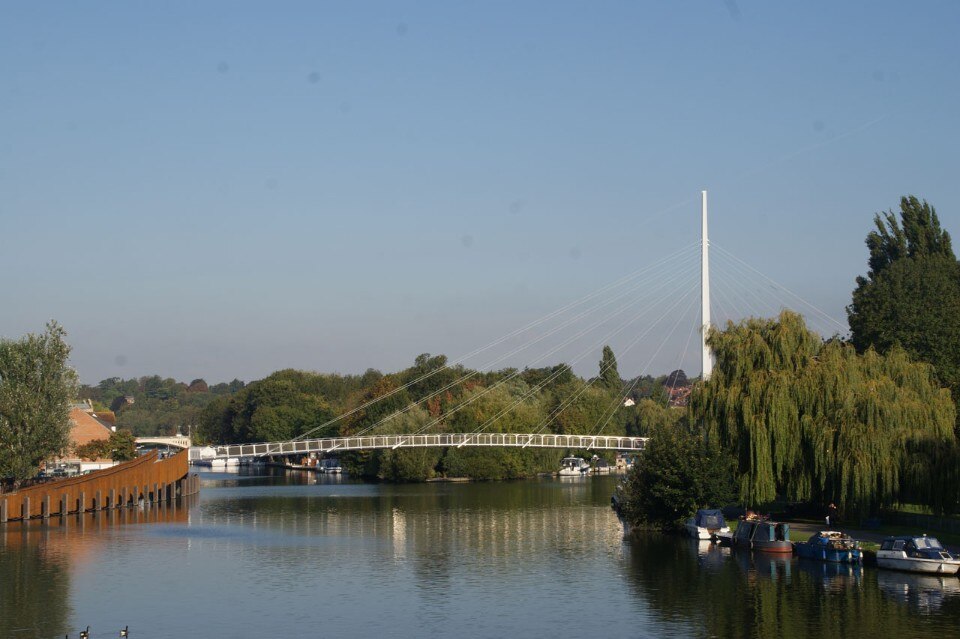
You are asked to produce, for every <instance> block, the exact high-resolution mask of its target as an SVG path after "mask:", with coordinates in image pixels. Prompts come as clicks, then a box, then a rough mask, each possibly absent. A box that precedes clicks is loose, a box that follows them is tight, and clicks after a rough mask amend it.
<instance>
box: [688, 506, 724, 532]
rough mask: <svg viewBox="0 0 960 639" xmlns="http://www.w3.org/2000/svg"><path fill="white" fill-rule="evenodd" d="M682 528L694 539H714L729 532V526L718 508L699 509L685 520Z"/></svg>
mask: <svg viewBox="0 0 960 639" xmlns="http://www.w3.org/2000/svg"><path fill="white" fill-rule="evenodd" d="M684 530H685V531H686V532H687V534H688V535H690V536H691V537H693V538H694V539H716V538H717V536H718V535H724V534H727V533H729V532H730V527H729V526H727V521H726V520H725V519H724V518H723V513H722V512H720V511H719V510H708V509H700V510H698V511H697V514H696V515H694V516H693V517H691V518H690V519H688V520H687V521H686V523H685V524H684Z"/></svg>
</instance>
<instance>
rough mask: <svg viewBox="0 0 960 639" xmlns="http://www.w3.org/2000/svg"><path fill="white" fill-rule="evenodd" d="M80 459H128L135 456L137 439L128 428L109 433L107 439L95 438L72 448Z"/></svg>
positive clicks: (120, 460) (116, 460)
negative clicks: (74, 448)
mask: <svg viewBox="0 0 960 639" xmlns="http://www.w3.org/2000/svg"><path fill="white" fill-rule="evenodd" d="M74 453H76V455H77V457H79V458H80V459H89V460H94V459H112V460H113V461H115V462H124V461H130V460H131V459H134V458H136V456H137V440H136V438H135V437H134V436H133V433H131V432H130V431H128V430H118V431H115V432H113V433H110V437H108V438H107V439H95V440H93V441H91V442H87V443H86V444H84V445H83V446H77V448H76V450H74Z"/></svg>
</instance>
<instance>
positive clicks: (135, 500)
mask: <svg viewBox="0 0 960 639" xmlns="http://www.w3.org/2000/svg"><path fill="white" fill-rule="evenodd" d="M189 468H190V466H189V461H188V459H187V451H185V450H184V451H182V452H180V453H177V454H176V455H174V456H172V457H169V458H167V459H162V460H161V459H158V458H157V452H156V451H151V452H150V453H147V454H146V455H142V456H140V457H138V458H137V459H134V460H132V461H129V462H125V463H123V464H118V465H117V466H113V467H111V468H106V469H104V470H98V471H94V472H92V473H89V474H87V475H83V476H81V477H75V478H71V479H63V480H60V481H52V482H48V483H45V484H39V485H37V486H32V487H30V488H27V489H24V490H21V491H16V492H12V493H8V494H6V495H3V496H0V524H3V523H6V522H8V521H12V520H24V519H33V518H42V519H49V518H50V517H64V516H66V515H71V514H80V513H85V512H88V511H99V510H106V509H109V508H125V507H132V506H141V505H146V504H156V503H160V502H164V501H172V500H174V499H176V498H178V497H184V496H187V495H193V494H195V493H197V492H199V490H200V478H199V477H198V476H197V475H191V474H190V473H189Z"/></svg>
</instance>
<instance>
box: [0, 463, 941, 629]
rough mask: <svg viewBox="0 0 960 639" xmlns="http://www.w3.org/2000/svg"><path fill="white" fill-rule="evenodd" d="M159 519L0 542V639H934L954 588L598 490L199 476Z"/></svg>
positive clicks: (117, 519)
mask: <svg viewBox="0 0 960 639" xmlns="http://www.w3.org/2000/svg"><path fill="white" fill-rule="evenodd" d="M202 477H203V482H202V490H201V494H200V496H199V497H194V498H192V499H191V500H190V501H188V502H187V503H181V504H180V505H179V507H177V508H170V507H165V508H156V509H149V508H148V509H146V510H143V511H138V510H123V511H116V512H113V513H109V514H104V513H101V514H99V515H96V516H94V515H87V516H85V517H83V518H70V519H68V520H67V521H65V522H58V521H56V520H54V521H53V522H52V523H50V524H48V525H44V524H43V523H41V522H36V521H35V522H30V523H29V524H28V525H20V524H12V525H10V524H8V525H7V527H6V528H2V529H0V637H18V638H19V637H24V638H25V637H51V638H52V637H62V636H64V635H66V634H68V633H69V635H70V636H71V637H75V636H77V633H78V632H79V631H80V630H81V629H83V628H85V627H86V626H90V629H91V630H90V636H91V638H94V639H95V638H97V637H116V636H118V631H119V629H120V628H122V627H124V626H129V627H130V636H131V637H178V638H179V637H294V638H296V637H311V638H314V637H427V636H444V637H445V636H450V637H459V638H468V639H469V638H474V637H497V638H503V637H514V636H520V637H549V638H551V639H556V638H561V637H567V636H570V637H573V636H578V637H579V636H590V637H593V636H597V637H605V638H606V637H612V638H617V637H785V638H792V637H798V638H799V637H830V638H831V639H836V638H837V637H872V638H873V639H876V638H877V637H931V638H932V637H937V638H938V639H942V638H943V637H951V636H958V634H960V580H958V579H957V578H955V577H951V578H947V579H940V578H935V577H917V576H911V575H909V574H900V573H894V572H887V571H878V570H876V569H870V568H867V569H863V570H851V569H847V568H838V567H830V566H827V565H823V564H819V563H815V562H810V563H808V562H806V561H800V560H798V559H785V558H770V557H766V556H763V555H758V554H757V555H755V554H751V553H749V552H734V553H731V552H730V551H729V550H728V549H720V548H717V547H715V546H711V545H710V544H700V543H698V542H695V541H691V540H686V539H678V538H673V537H664V536H659V535H650V536H644V537H641V538H637V539H633V540H631V541H629V542H626V541H624V540H623V539H622V534H621V529H620V526H619V524H618V522H617V520H616V518H615V516H614V514H613V512H612V511H611V510H610V508H609V498H610V495H611V493H612V491H613V487H614V482H615V481H616V480H615V478H613V477H599V478H584V479H580V478H574V479H570V480H561V479H542V480H530V481H519V482H499V483H464V484H411V485H392V484H369V483H360V482H353V481H349V480H346V479H329V478H325V477H317V476H314V475H311V474H305V473H290V472H285V471H279V470H273V469H265V470H260V471H253V472H251V474H226V473H204V474H202Z"/></svg>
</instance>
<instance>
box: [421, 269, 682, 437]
mask: <svg viewBox="0 0 960 639" xmlns="http://www.w3.org/2000/svg"><path fill="white" fill-rule="evenodd" d="M690 275H692V273H691V274H690ZM676 304H677V302H674V304H673V305H671V307H670V308H668V309H667V311H665V313H668V312H669V311H670V310H671V309H672V308H674V307H675V306H676ZM623 310H625V309H623ZM649 310H650V309H649V308H646V309H644V310H643V311H642V312H641V313H640V314H639V315H637V316H635V317H633V318H632V319H629V320H627V321H626V322H624V323H623V324H621V325H620V326H619V327H618V328H617V329H616V330H614V331H612V332H611V333H608V334H607V335H604V336H603V338H602V339H601V340H600V342H599V344H603V343H606V342H607V341H609V339H610V338H611V337H615V336H616V335H618V334H619V333H621V332H623V330H625V329H626V328H627V327H629V326H630V325H631V324H633V323H635V322H636V321H637V320H639V319H640V318H642V317H643V316H644V315H646V314H647V313H648V312H649ZM620 312H622V310H621V311H620ZM662 318H663V315H661V317H660V318H659V319H657V320H656V321H655V322H654V323H653V324H651V325H649V326H648V327H647V329H646V330H644V331H643V332H642V333H641V334H640V335H639V336H638V337H636V338H635V339H634V340H633V342H631V344H630V346H629V347H628V348H627V351H629V350H630V349H631V348H632V347H633V346H634V345H636V343H637V342H639V341H640V339H642V338H643V337H644V336H645V335H646V334H647V333H648V332H649V331H650V330H652V328H653V326H655V325H656V324H657V323H659V321H660V320H661V319H662ZM607 321H609V318H602V319H601V321H600V322H599V323H605V322H607ZM596 325H597V324H594V326H593V327H595V326H596ZM593 327H588V329H585V330H592V328H593ZM581 333H583V331H581ZM575 337H576V336H575ZM567 341H568V342H569V341H570V340H567ZM565 345H566V344H561V345H560V346H558V347H556V348H555V349H553V351H551V352H549V353H547V354H546V355H544V356H542V357H541V358H538V359H543V358H545V357H547V356H549V355H551V354H552V353H553V352H555V351H556V350H558V349H559V348H561V347H562V346H565ZM596 348H597V345H596V344H591V345H590V346H589V347H588V348H587V349H585V350H584V351H582V352H581V353H580V354H579V355H578V356H577V357H575V358H574V359H573V360H572V362H573V363H576V362H578V361H580V360H581V359H583V358H584V357H586V356H587V355H589V354H590V353H594V352H596ZM521 372H522V371H517V372H515V373H513V374H511V375H509V376H507V377H506V378H504V379H503V380H500V381H499V382H497V383H496V384H494V385H493V386H490V387H487V388H485V389H484V390H482V391H480V392H479V393H477V394H476V395H473V396H471V397H470V398H469V399H467V400H466V401H465V402H463V403H461V404H459V405H457V406H456V407H454V408H453V409H451V410H449V411H447V412H446V413H445V414H444V415H442V416H440V417H438V418H437V419H435V420H433V421H432V422H430V423H429V424H427V425H426V426H424V427H423V428H421V429H420V430H418V431H417V433H422V432H424V431H426V430H428V429H430V428H432V427H433V426H435V425H437V424H439V423H440V422H442V421H443V420H444V419H446V418H447V417H449V416H450V415H452V414H454V413H456V412H458V411H459V410H461V409H462V408H465V407H466V406H467V405H469V404H471V403H472V402H474V401H476V400H477V399H479V398H481V397H483V396H484V395H486V394H487V393H489V392H492V391H493V390H495V389H496V388H498V387H499V386H501V385H503V384H505V383H507V382H509V381H510V380H512V379H514V378H516V377H517V376H519V375H520V374H521ZM561 372H562V371H558V372H557V373H555V374H554V376H556V375H559V373H561ZM602 372H603V371H601V374H602ZM591 383H592V382H588V383H587V385H586V387H588V386H589V385H590V384H591ZM586 387H585V388H586ZM581 392H583V389H581V390H580V391H578V393H577V394H576V395H575V396H574V398H576V397H577V396H579V394H580V393H581ZM520 402H522V399H521V400H516V401H514V403H513V404H512V405H511V409H512V408H514V407H516V406H518V405H519V403H520ZM558 414H559V413H558ZM550 419H552V416H551V417H550V418H548V420H547V422H545V424H547V423H549V421H550ZM488 422H489V420H488ZM486 424H487V423H485V425H483V426H481V427H480V428H478V429H477V430H476V431H474V432H476V433H479V432H482V430H483V429H485V428H486ZM543 428H544V425H541V427H540V429H538V430H537V432H540V430H542V429H543Z"/></svg>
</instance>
